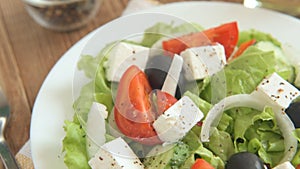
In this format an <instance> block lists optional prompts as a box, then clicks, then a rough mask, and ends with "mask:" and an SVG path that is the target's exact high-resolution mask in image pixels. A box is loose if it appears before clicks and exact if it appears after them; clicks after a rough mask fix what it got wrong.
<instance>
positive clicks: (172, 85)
mask: <svg viewBox="0 0 300 169" xmlns="http://www.w3.org/2000/svg"><path fill="white" fill-rule="evenodd" d="M182 65H183V59H182V57H181V56H179V55H176V54H175V55H174V57H173V60H172V63H171V66H170V68H169V71H168V74H167V77H166V79H165V81H164V84H163V86H162V89H161V90H162V91H164V92H167V93H169V94H171V95H172V96H175V93H176V88H177V84H178V81H179V78H180V72H181V70H182Z"/></svg>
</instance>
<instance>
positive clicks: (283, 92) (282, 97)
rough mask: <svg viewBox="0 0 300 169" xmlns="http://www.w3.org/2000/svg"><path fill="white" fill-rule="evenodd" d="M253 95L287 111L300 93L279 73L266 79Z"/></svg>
mask: <svg viewBox="0 0 300 169" xmlns="http://www.w3.org/2000/svg"><path fill="white" fill-rule="evenodd" d="M252 94H255V95H256V96H258V97H260V98H262V100H267V101H268V103H271V104H272V105H277V106H279V107H280V108H281V109H286V108H287V107H288V106H289V105H290V103H291V102H292V101H293V100H294V99H295V98H296V97H298V96H299V95H300V92H299V90H298V89H297V88H296V87H294V86H293V85H291V84H290V83H289V82H287V81H286V80H284V79H283V78H282V77H280V76H279V75H278V74H277V73H273V74H271V75H270V76H268V77H266V78H264V79H263V80H262V82H261V83H260V84H259V85H258V86H257V88H256V90H255V91H254V92H253V93H252Z"/></svg>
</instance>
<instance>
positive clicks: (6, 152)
mask: <svg viewBox="0 0 300 169" xmlns="http://www.w3.org/2000/svg"><path fill="white" fill-rule="evenodd" d="M9 116H10V108H9V105H8V103H7V101H6V98H5V96H4V94H3V92H2V89H1V87H0V156H1V158H2V161H3V163H4V166H5V168H6V169H19V167H18V164H17V162H16V160H15V158H14V156H13V154H12V153H11V151H10V149H9V147H8V145H7V142H6V140H5V137H4V130H5V126H6V123H7V122H8V119H9Z"/></svg>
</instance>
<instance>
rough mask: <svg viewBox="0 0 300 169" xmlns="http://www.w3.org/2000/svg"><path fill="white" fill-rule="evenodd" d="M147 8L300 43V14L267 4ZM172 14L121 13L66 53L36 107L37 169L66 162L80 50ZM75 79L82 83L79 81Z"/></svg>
mask: <svg viewBox="0 0 300 169" xmlns="http://www.w3.org/2000/svg"><path fill="white" fill-rule="evenodd" d="M147 12H156V13H166V14H168V15H174V16H177V17H180V18H183V19H186V20H188V21H192V22H197V23H199V24H201V25H202V26H204V27H213V26H217V25H220V24H221V23H226V22H229V21H238V25H239V29H240V30H245V29H251V28H255V29H257V30H261V31H264V32H268V33H270V34H272V35H273V36H274V37H276V38H277V39H279V40H280V41H281V42H283V43H289V44H300V34H299V30H300V20H299V19H296V18H293V17H289V16H287V15H283V14H279V13H276V12H272V11H268V10H263V9H247V8H244V7H243V6H242V5H239V4H233V3H220V2H183V3H173V4H169V5H164V6H159V7H156V8H153V9H150V10H147ZM163 16H165V15H163ZM145 17H146V19H145ZM169 19H170V18H169V17H166V16H165V17H159V18H158V17H156V14H154V15H153V16H151V15H149V14H145V15H131V16H128V17H122V18H119V19H116V20H114V21H112V22H110V23H108V24H106V25H104V26H102V27H100V28H99V29H97V30H95V31H94V32H92V33H91V34H89V35H87V36H86V37H84V38H83V39H82V40H80V41H79V42H78V43H76V44H75V45H74V46H73V47H72V48H70V50H69V51H67V52H66V53H65V54H64V56H62V58H61V59H60V60H59V61H58V62H57V64H56V65H55V66H54V67H53V69H52V70H51V71H50V73H49V75H48V76H47V78H46V80H45V82H44V83H43V85H42V87H41V89H40V92H39V94H38V96H37V98H36V102H35V105H34V108H33V115H32V121H31V131H30V138H31V148H32V157H33V162H34V166H35V168H36V169H53V168H55V169H64V168H66V167H65V165H64V163H63V153H62V139H63V137H64V135H65V134H64V130H63V124H64V120H66V119H72V116H73V110H72V103H73V93H72V87H73V86H72V85H73V77H74V72H75V71H74V70H75V67H76V62H77V59H78V56H80V54H81V52H83V53H84V54H92V55H95V54H97V53H98V52H99V51H100V49H101V48H102V47H103V46H104V45H105V44H107V43H109V42H112V41H114V40H118V39H122V38H126V36H128V35H132V34H133V33H142V32H143V31H144V29H145V28H147V27H149V26H152V25H153V24H154V23H156V22H158V21H167V22H170V21H169ZM95 42H97V43H95ZM85 44H87V45H86V46H85ZM295 46H296V45H295ZM299 48H300V47H299V45H298V50H300V49H299ZM74 84H75V85H76V86H77V83H74ZM76 86H75V87H76ZM79 86H80V85H79ZM77 87H78V86H77ZM75 95H77V94H76V93H75Z"/></svg>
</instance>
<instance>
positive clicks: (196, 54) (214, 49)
mask: <svg viewBox="0 0 300 169" xmlns="http://www.w3.org/2000/svg"><path fill="white" fill-rule="evenodd" d="M180 55H181V56H182V57H183V60H184V62H185V64H187V66H188V67H189V68H190V69H191V72H192V75H193V79H196V80H197V79H203V78H205V77H207V76H211V75H213V74H215V73H216V72H218V71H220V70H221V69H222V68H223V67H224V66H225V64H226V55H225V50H224V47H223V46H222V45H221V44H218V43H217V44H215V45H209V46H200V47H193V48H188V49H186V50H185V51H183V52H181V54H180Z"/></svg>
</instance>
